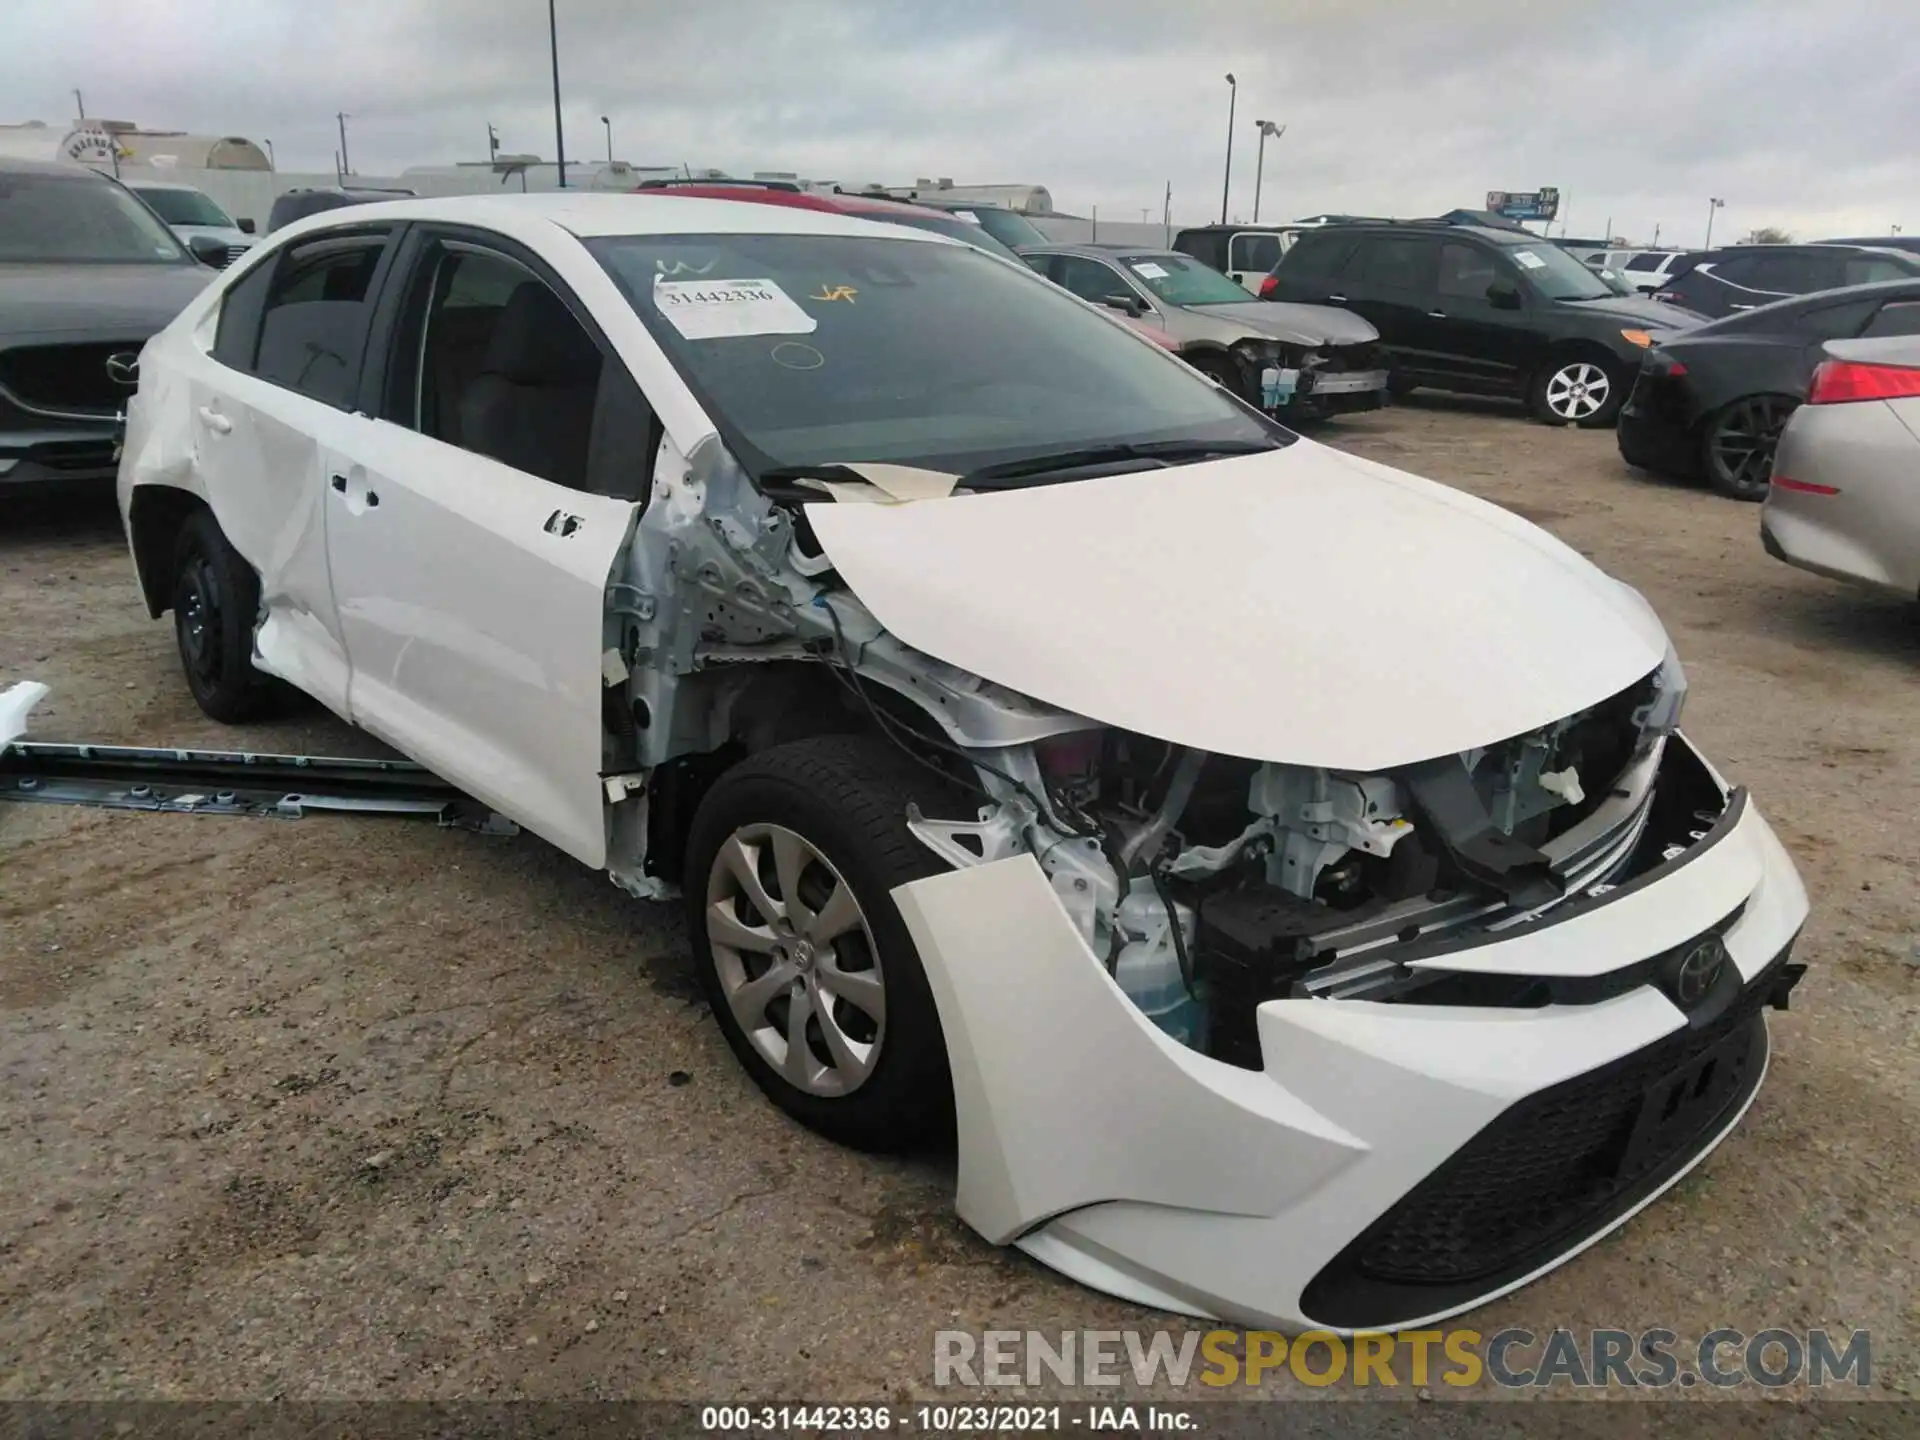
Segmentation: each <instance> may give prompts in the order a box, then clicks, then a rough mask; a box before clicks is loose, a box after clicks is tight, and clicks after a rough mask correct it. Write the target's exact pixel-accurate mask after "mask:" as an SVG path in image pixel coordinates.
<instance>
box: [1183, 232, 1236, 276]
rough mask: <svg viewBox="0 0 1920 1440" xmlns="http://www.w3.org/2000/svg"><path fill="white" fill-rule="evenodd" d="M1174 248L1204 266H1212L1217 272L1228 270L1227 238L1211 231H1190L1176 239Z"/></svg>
mask: <svg viewBox="0 0 1920 1440" xmlns="http://www.w3.org/2000/svg"><path fill="white" fill-rule="evenodd" d="M1173 248H1174V249H1176V250H1178V251H1179V252H1180V253H1181V254H1183V255H1191V256H1192V257H1193V258H1194V259H1196V260H1198V261H1199V262H1200V263H1201V264H1202V265H1211V266H1213V268H1214V269H1216V270H1224V269H1226V268H1227V266H1226V260H1227V237H1226V236H1224V235H1221V234H1217V233H1216V232H1214V231H1211V230H1189V231H1187V232H1186V233H1185V234H1182V235H1178V236H1176V237H1174V242H1173Z"/></svg>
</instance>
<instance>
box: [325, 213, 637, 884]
mask: <svg viewBox="0 0 1920 1440" xmlns="http://www.w3.org/2000/svg"><path fill="white" fill-rule="evenodd" d="M372 349H373V353H371V354H370V356H369V364H368V366H367V369H366V373H365V375H364V376H363V378H362V382H361V388H360V405H361V409H362V411H363V412H364V413H363V414H361V415H359V416H357V417H355V419H354V423H353V425H352V426H351V427H350V428H349V429H347V430H346V431H343V432H342V433H341V434H340V435H339V436H338V438H337V440H336V442H335V444H334V445H333V446H332V447H331V449H330V450H329V452H328V453H327V455H326V456H325V457H324V464H325V470H326V484H327V507H328V515H327V536H328V547H327V549H328V557H329V560H330V562H331V565H332V571H333V581H334V589H335V594H336V595H337V597H338V602H339V610H340V620H341V631H342V634H343V636H344V638H345V642H346V650H347V658H348V661H349V663H350V665H351V678H350V682H349V688H348V699H349V705H350V708H351V712H352V718H353V720H354V723H356V724H358V725H361V726H363V727H365V728H366V729H368V730H370V731H372V732H373V733H374V734H376V735H379V736H381V737H382V738H384V739H386V740H388V741H389V742H391V743H392V744H394V745H396V746H398V747H399V748H400V749H402V750H404V751H405V752H406V753H408V754H409V755H411V756H413V757H414V758H415V759H417V760H419V761H420V762H421V763H422V764H425V765H427V766H429V767H430V768H431V769H433V770H435V771H436V772H438V773H439V774H441V775H443V776H445V777H446V778H447V779H448V780H450V781H452V782H453V783H454V784H456V785H458V786H460V788H461V789H463V790H465V791H467V792H468V793H469V794H472V795H476V796H478V797H479V798H480V799H482V800H484V801H486V802H487V803H488V804H489V805H491V806H493V807H494V808H495V809H497V810H499V811H501V812H502V813H503V814H506V815H510V816H512V817H513V818H514V819H515V820H518V821H519V822H520V823H521V824H523V825H525V826H526V827H527V828H528V829H530V830H533V831H534V832H535V833H536V834H539V835H541V836H543V837H544V838H545V839H547V840H549V841H551V842H552V843H553V844H554V845H556V846H558V847H559V848H560V849H562V850H565V851H566V852H567V853H568V854H570V855H572V856H574V857H575V858H577V859H579V860H581V861H582V862H584V863H586V864H588V865H593V866H596V867H597V866H600V865H603V864H605V862H606V833H605V822H604V818H603V816H604V810H603V796H602V783H601V779H600V774H601V770H602V768H603V765H604V763H605V760H604V742H603V734H602V710H601V693H602V684H603V682H602V672H601V654H602V650H603V645H604V631H603V624H604V618H603V612H604V604H605V592H606V587H607V583H608V578H609V574H610V572H611V570H612V568H613V564H614V561H615V558H616V557H617V556H618V555H619V554H620V553H621V552H622V550H623V548H624V547H625V545H626V543H627V539H628V536H629V535H630V533H631V531H632V527H633V524H634V521H635V520H636V518H637V517H638V514H639V509H640V504H639V502H640V501H641V500H642V498H643V497H644V496H645V495H646V494H647V492H648V489H649V487H650V485H651V469H652V465H653V462H654V460H655V457H656V456H657V454H658V450H659V446H660V431H659V427H658V424H657V422H656V421H655V418H654V415H653V412H652V410H651V409H650V408H649V407H648V405H647V403H646V401H645V399H644V398H643V397H642V395H641V393H640V390H639V387H638V386H637V385H636V384H635V383H634V381H633V379H632V377H631V375H630V374H629V373H628V372H627V370H626V367H625V366H624V365H623V364H622V363H621V362H620V360H619V359H618V357H617V356H616V355H615V354H614V353H613V351H612V348H611V347H610V346H609V345H608V344H607V342H606V341H605V339H604V337H602V336H601V335H600V333H599V331H598V329H597V327H595V326H594V325H593V323H592V321H591V317H590V316H588V314H587V312H586V310H585V307H584V306H582V305H581V304H580V303H579V302H578V301H577V300H576V299H574V298H573V297H572V296H571V295H570V294H569V293H568V292H567V290H566V288H565V286H564V285H563V284H562V283H561V282H560V281H559V280H558V279H557V277H555V276H554V275H553V274H552V273H551V272H550V271H549V270H548V269H547V268H546V267H545V266H544V264H542V262H540V261H539V260H538V258H537V257H535V256H533V255H532V254H531V253H529V252H527V251H525V250H523V249H521V248H520V247H518V246H516V245H514V244H513V243H512V242H509V241H507V240H504V239H502V238H500V237H495V236H492V235H490V234H488V233H486V232H479V231H469V230H464V229H463V230H452V229H440V228H437V227H429V226H418V227H416V228H415V229H414V230H413V231H412V233H411V234H410V235H409V237H408V242H407V245H406V248H405V251H404V253H403V254H402V256H401V257H400V260H399V262H398V268H397V269H396V273H395V277H394V284H393V285H392V286H391V287H390V288H389V291H388V296H387V299H386V300H385V301H384V302H383V303H382V305H381V308H380V316H379V318H378V321H377V322H376V326H375V330H374V340H373V342H372Z"/></svg>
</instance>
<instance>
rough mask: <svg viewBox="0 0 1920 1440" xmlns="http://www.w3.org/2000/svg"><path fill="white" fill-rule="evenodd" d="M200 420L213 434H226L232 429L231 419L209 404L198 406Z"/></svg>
mask: <svg viewBox="0 0 1920 1440" xmlns="http://www.w3.org/2000/svg"><path fill="white" fill-rule="evenodd" d="M200 421H201V423H202V424H203V425H205V426H206V427H207V428H208V429H209V430H211V431H213V432H214V433H215V434H219V435H226V434H229V433H231V432H232V430H233V421H231V420H229V419H228V418H227V417H226V416H224V415H222V414H221V413H220V412H219V411H218V410H216V409H214V408H213V407H212V406H211V405H202V406H201V407H200Z"/></svg>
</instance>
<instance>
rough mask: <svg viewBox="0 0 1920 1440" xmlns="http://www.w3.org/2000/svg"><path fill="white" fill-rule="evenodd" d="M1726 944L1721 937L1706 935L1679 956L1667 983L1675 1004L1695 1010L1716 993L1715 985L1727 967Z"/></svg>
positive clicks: (1728, 957)
mask: <svg viewBox="0 0 1920 1440" xmlns="http://www.w3.org/2000/svg"><path fill="white" fill-rule="evenodd" d="M1730 958H1731V957H1730V956H1729V955H1728V954H1727V947H1726V943H1725V942H1724V941H1722V940H1721V938H1720V937H1719V936H1718V935H1703V936H1702V937H1701V938H1700V939H1698V940H1695V941H1694V942H1693V943H1692V944H1691V945H1689V946H1687V947H1686V949H1684V950H1682V951H1681V952H1680V953H1679V957H1678V959H1677V960H1676V961H1675V962H1674V965H1673V968H1672V970H1671V972H1670V978H1669V980H1668V982H1667V990H1668V993H1669V994H1671V995H1672V996H1673V1003H1674V1004H1676V1005H1678V1006H1679V1007H1680V1008H1681V1009H1682V1010H1692V1009H1693V1008H1694V1007H1695V1006H1697V1005H1699V1004H1700V1002H1701V1001H1703V1000H1705V999H1706V998H1707V996H1708V995H1709V994H1710V993H1712V990H1713V987H1714V982H1715V981H1717V980H1718V979H1719V978H1720V974H1721V972H1722V971H1723V970H1725V969H1726V968H1727V961H1728V960H1729V959H1730Z"/></svg>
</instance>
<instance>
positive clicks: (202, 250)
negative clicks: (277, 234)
mask: <svg viewBox="0 0 1920 1440" xmlns="http://www.w3.org/2000/svg"><path fill="white" fill-rule="evenodd" d="M127 188H128V189H129V190H131V191H132V192H133V193H134V194H135V195H138V196H139V197H140V198H141V199H142V200H144V201H146V203H147V207H148V208H149V209H150V210H152V211H153V213H154V214H156V215H158V216H159V217H160V219H161V221H162V222H163V223H164V224H165V225H166V226H167V228H168V229H169V230H171V231H173V233H174V234H175V235H177V236H178V237H179V238H180V243H181V244H183V245H186V246H188V247H189V248H190V249H192V250H193V253H194V254H195V255H196V256H199V257H200V258H201V259H202V260H204V261H206V262H208V263H210V264H211V263H213V261H214V259H215V257H216V254H217V251H216V250H214V249H213V248H212V247H210V246H208V245H206V244H205V243H204V241H208V240H211V241H217V242H219V244H220V245H224V246H225V247H226V259H225V260H224V261H221V262H220V264H219V266H218V267H217V268H221V269H224V268H225V267H226V266H228V265H231V264H232V263H233V262H234V261H235V260H238V259H239V258H240V257H241V256H242V255H244V254H246V253H247V251H249V250H251V249H252V248H253V247H254V245H255V244H256V243H257V237H256V236H255V234H254V231H255V229H256V228H257V227H256V226H255V225H254V223H253V221H252V219H250V218H249V219H245V220H235V219H234V218H233V217H232V216H231V215H229V214H227V212H226V211H224V210H222V209H221V208H220V207H219V206H218V205H217V204H215V203H214V201H213V198H212V197H211V196H210V195H208V194H207V193H206V192H205V191H203V190H196V189H194V187H193V186H191V185H175V184H171V183H169V182H165V181H159V180H133V181H129V182H128V184H127ZM196 238H199V239H201V240H202V241H203V243H202V244H200V245H195V244H194V241H195V239H196Z"/></svg>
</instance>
